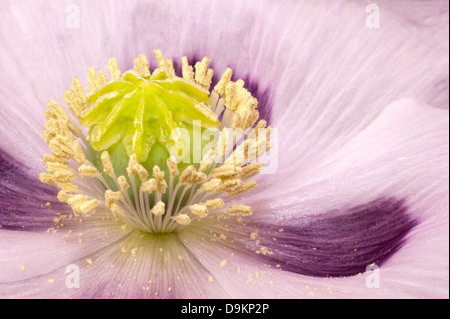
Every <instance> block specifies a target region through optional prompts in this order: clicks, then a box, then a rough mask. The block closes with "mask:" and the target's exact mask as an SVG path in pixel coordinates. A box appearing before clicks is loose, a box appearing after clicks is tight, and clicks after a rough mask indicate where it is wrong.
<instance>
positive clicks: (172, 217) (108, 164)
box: [39, 50, 272, 233]
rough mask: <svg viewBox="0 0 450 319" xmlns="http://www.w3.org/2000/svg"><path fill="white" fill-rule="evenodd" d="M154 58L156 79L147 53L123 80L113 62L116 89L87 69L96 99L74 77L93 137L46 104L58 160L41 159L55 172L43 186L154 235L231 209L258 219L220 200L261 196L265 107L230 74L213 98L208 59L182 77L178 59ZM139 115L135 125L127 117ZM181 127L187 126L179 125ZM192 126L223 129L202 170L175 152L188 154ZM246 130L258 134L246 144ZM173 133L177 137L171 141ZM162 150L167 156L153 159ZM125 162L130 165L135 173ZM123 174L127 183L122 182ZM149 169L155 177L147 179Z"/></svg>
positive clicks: (81, 210)
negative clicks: (55, 188)
mask: <svg viewBox="0 0 450 319" xmlns="http://www.w3.org/2000/svg"><path fill="white" fill-rule="evenodd" d="M154 54H155V58H156V61H157V63H158V68H157V69H156V70H153V71H151V70H150V69H149V61H148V59H147V57H146V56H145V55H144V54H140V55H139V56H138V57H137V58H136V59H135V60H134V61H133V70H132V71H131V72H130V71H128V72H124V73H123V74H122V73H121V71H120V70H119V67H118V61H117V59H115V58H111V59H109V61H108V65H107V68H108V71H109V74H110V80H109V81H108V78H107V77H106V74H105V72H104V71H102V70H100V71H98V72H96V71H95V69H94V68H89V69H88V70H87V73H88V77H87V82H88V86H87V91H88V92H89V93H88V94H86V93H85V91H84V90H83V87H82V85H81V82H80V80H79V79H78V78H73V79H72V84H71V86H70V88H69V90H67V91H66V92H64V94H63V98H64V101H65V102H66V104H67V105H68V109H69V111H70V112H71V113H72V114H73V115H74V117H75V118H76V119H78V120H79V121H80V123H81V124H82V125H83V126H85V127H87V128H88V129H87V136H85V134H84V133H83V131H82V130H81V129H80V127H78V125H77V124H76V123H75V122H74V121H73V120H72V119H71V117H69V116H68V115H67V113H66V111H65V110H64V108H63V107H62V106H61V105H59V104H58V103H57V102H55V101H50V102H49V103H48V108H47V110H45V112H44V116H45V118H46V123H45V125H44V130H43V134H42V136H43V138H44V140H45V141H46V142H47V144H48V146H49V148H50V150H51V152H52V154H51V155H43V156H42V161H43V162H44V163H45V166H46V170H47V172H46V173H41V174H40V175H39V179H40V180H41V181H42V182H44V183H47V184H50V185H56V186H58V187H59V188H60V189H61V190H60V191H59V192H58V195H57V198H58V200H59V201H61V202H66V203H67V204H68V205H69V206H70V207H71V208H72V210H73V211H74V214H75V215H76V216H80V218H81V217H83V218H85V217H86V218H87V217H88V216H89V214H91V213H92V214H95V213H96V211H97V209H96V208H97V207H98V208H102V209H108V211H110V212H111V213H112V215H113V216H114V218H115V219H116V220H117V221H118V220H124V221H125V222H126V223H127V224H129V225H131V226H132V227H134V228H138V229H140V230H142V231H146V232H152V233H165V232H172V231H180V230H181V229H183V228H184V227H185V226H187V225H189V224H190V223H191V222H194V221H195V220H196V219H198V218H206V217H207V216H208V215H211V214H223V213H225V211H226V212H227V213H228V214H229V215H233V216H246V215H250V214H252V209H251V207H249V206H245V205H231V206H228V205H227V206H225V203H224V201H223V200H222V199H221V198H220V197H222V196H225V195H231V196H237V195H240V194H243V193H245V192H248V191H250V190H252V189H254V188H255V187H256V186H257V182H256V181H253V180H248V179H250V178H252V177H254V176H256V175H257V174H258V173H260V172H261V171H262V170H263V168H264V164H263V163H262V162H254V161H255V160H256V159H257V158H258V157H259V156H261V155H262V154H263V153H264V152H267V151H268V150H269V149H270V147H271V144H270V142H269V141H268V139H269V137H270V134H271V132H272V127H270V126H269V127H267V128H266V125H267V123H266V121H264V120H260V121H259V122H258V123H257V124H256V125H255V123H256V121H257V119H258V117H259V112H258V110H257V106H258V101H257V99H256V98H254V97H253V96H252V94H251V93H250V91H248V90H247V89H246V88H245V87H244V86H245V82H244V81H243V80H237V81H235V82H234V81H231V77H232V74H233V72H232V70H231V69H230V68H227V69H226V70H225V72H224V73H223V75H222V76H221V78H220V80H219V82H218V83H217V84H216V85H215V87H214V89H213V91H212V92H211V93H208V92H207V91H209V88H210V86H211V83H212V78H213V75H214V71H213V70H212V69H211V68H208V66H209V64H210V62H211V61H210V59H209V58H207V57H205V58H203V59H202V60H201V61H199V62H196V63H195V64H194V67H192V66H191V65H190V64H189V62H188V59H187V57H185V56H184V57H182V58H181V62H182V77H183V79H181V78H179V77H178V76H177V75H176V73H175V70H174V67H173V62H172V60H171V59H165V58H164V56H163V54H162V52H161V51H160V50H155V51H154ZM194 69H195V72H194ZM150 87H151V89H149V88H150ZM178 90H179V92H178ZM105 92H106V93H105ZM138 93H139V94H138ZM142 101H144V102H142ZM152 101H153V102H152ZM173 101H176V103H175V104H177V105H176V107H175V106H173V105H172V104H174V102H173ZM119 103H120V105H119ZM178 103H180V104H178ZM153 104H154V105H153ZM119 106H120V107H119ZM156 106H157V107H156ZM134 112H136V117H135V118H133V117H131V118H130V119H128V118H127V117H128V114H134ZM177 112H178V113H177ZM125 113H126V114H127V115H126V116H125V117H123V114H125ZM106 119H108V121H106ZM180 119H181V121H182V122H183V121H184V120H183V119H187V120H186V122H183V124H182V125H179V122H180ZM219 119H221V121H220V122H219ZM200 120H201V121H200ZM127 121H128V122H127ZM193 121H200V122H201V123H202V124H201V125H202V128H204V129H206V128H210V127H211V128H216V129H220V135H219V137H218V141H217V143H216V145H214V147H212V148H210V149H209V150H208V151H207V152H206V153H205V155H204V156H203V158H202V159H201V162H200V164H199V165H192V163H191V164H187V165H184V164H178V163H177V161H176V158H175V156H173V155H174V154H172V153H171V151H169V150H170V148H171V147H172V146H176V147H178V146H180V147H181V146H183V143H184V142H183V136H182V134H181V133H180V132H179V131H178V130H177V129H178V128H182V127H184V126H185V125H187V126H188V128H189V130H190V129H191V128H192V126H191V125H192V124H191V123H192V122H193ZM204 122H205V123H204ZM149 123H151V130H154V132H151V130H150V129H149V127H150V124H149ZM153 126H154V127H153ZM253 126H254V128H253V129H252V127H253ZM231 129H235V130H237V131H238V134H237V135H236V134H235V132H231ZM244 132H246V133H248V132H250V133H249V134H248V136H247V138H245V139H244V141H243V142H241V140H242V137H243V136H244V135H243V134H244ZM171 134H172V135H174V139H173V140H171V141H170V142H169V141H168V140H169V139H170V138H169V135H171ZM202 143H203V142H202ZM157 144H159V146H160V147H162V148H163V150H162V151H159V150H158V149H155V151H154V149H153V147H154V145H157ZM203 146H204V144H202V147H203ZM125 153H126V154H125ZM168 153H170V155H168V156H167V155H165V154H168ZM110 154H111V156H113V157H112V158H111V156H110ZM162 154H164V155H162ZM152 156H154V158H153V157H152ZM161 157H163V161H161ZM164 157H166V158H167V159H166V160H165V161H164ZM122 163H128V165H127V167H123V166H122V165H123V164H122ZM156 163H158V165H162V166H158V165H155V164H156ZM160 163H163V164H160ZM164 165H166V166H164ZM125 169H126V175H125V176H123V175H122V176H119V177H117V176H116V172H117V173H118V172H121V174H122V172H123V171H124V170H125ZM150 169H151V170H152V174H153V176H152V178H150V179H148V177H149V172H150ZM165 172H167V173H168V174H166V173H165ZM118 174H119V173H118ZM136 175H138V176H139V179H136ZM166 175H167V176H166ZM243 180H248V181H243ZM224 207H227V208H224Z"/></svg>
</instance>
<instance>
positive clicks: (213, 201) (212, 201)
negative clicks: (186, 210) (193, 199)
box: [203, 198, 224, 211]
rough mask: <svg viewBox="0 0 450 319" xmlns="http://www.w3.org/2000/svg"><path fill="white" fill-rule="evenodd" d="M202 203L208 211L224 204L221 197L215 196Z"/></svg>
mask: <svg viewBox="0 0 450 319" xmlns="http://www.w3.org/2000/svg"><path fill="white" fill-rule="evenodd" d="M203 205H205V206H206V208H207V209H208V210H209V211H210V210H213V209H218V208H222V207H223V205H224V202H223V200H222V199H220V198H216V199H210V200H207V201H206V202H205V203H204V204H203Z"/></svg>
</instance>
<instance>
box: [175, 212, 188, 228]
mask: <svg viewBox="0 0 450 319" xmlns="http://www.w3.org/2000/svg"><path fill="white" fill-rule="evenodd" d="M175 220H176V222H177V223H178V224H180V225H183V226H185V225H189V224H190V223H191V219H190V218H189V216H188V215H186V214H179V215H177V217H175Z"/></svg>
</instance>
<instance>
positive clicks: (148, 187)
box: [141, 178, 156, 194]
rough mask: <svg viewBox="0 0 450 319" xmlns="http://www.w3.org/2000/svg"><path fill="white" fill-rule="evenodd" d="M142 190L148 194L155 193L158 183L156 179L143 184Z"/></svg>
mask: <svg viewBox="0 0 450 319" xmlns="http://www.w3.org/2000/svg"><path fill="white" fill-rule="evenodd" d="M141 190H143V191H144V192H147V193H149V194H150V193H153V192H154V191H155V190H156V181H155V179H154V178H151V179H149V180H148V181H145V182H144V183H142V184H141Z"/></svg>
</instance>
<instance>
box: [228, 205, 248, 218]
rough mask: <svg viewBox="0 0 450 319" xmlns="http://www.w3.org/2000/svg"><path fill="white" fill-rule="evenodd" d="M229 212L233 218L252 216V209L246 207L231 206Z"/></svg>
mask: <svg viewBox="0 0 450 319" xmlns="http://www.w3.org/2000/svg"><path fill="white" fill-rule="evenodd" d="M227 212H228V214H229V215H232V216H249V215H251V214H252V208H251V207H250V206H246V205H231V206H230V208H228V210H227Z"/></svg>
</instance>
